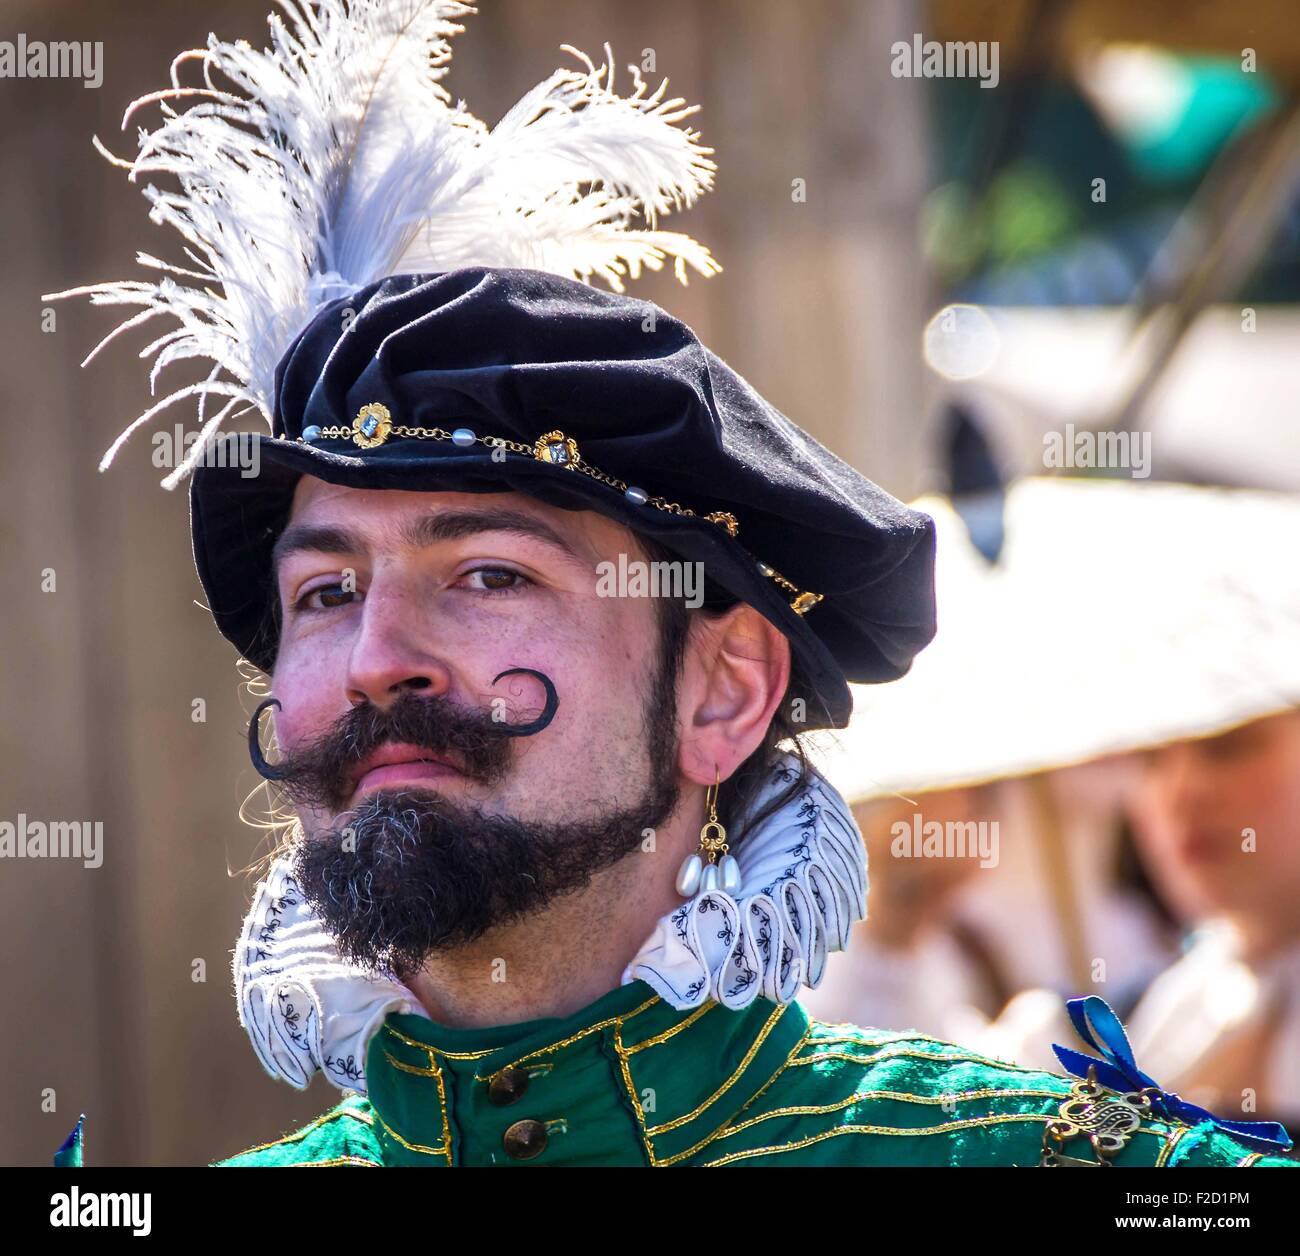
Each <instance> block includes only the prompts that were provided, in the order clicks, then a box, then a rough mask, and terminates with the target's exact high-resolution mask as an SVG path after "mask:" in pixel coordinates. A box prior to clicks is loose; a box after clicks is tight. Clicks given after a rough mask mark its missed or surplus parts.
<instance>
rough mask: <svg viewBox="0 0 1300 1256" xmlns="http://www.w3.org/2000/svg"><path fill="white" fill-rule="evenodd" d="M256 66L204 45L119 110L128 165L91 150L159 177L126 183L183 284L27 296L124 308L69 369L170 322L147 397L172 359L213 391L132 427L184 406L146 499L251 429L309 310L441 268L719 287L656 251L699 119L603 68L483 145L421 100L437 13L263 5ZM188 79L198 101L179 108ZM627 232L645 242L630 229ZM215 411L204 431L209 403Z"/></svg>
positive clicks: (309, 0)
mask: <svg viewBox="0 0 1300 1256" xmlns="http://www.w3.org/2000/svg"><path fill="white" fill-rule="evenodd" d="M279 7H280V9H281V10H282V13H280V12H277V13H272V14H271V16H270V17H269V19H268V23H269V26H270V47H269V48H266V49H263V50H261V51H258V50H256V49H254V48H253V47H252V46H251V45H250V44H248V43H247V42H245V41H242V40H241V41H237V42H233V43H228V42H224V41H221V40H218V39H217V38H216V37H215V36H213V35H210V36H209V37H208V45H207V48H206V49H194V50H191V51H189V52H184V53H182V54H180V56H178V57H177V58H176V59H175V61H173V63H172V68H171V86H170V87H169V88H165V89H163V90H162V91H158V92H153V93H150V94H149V95H146V96H142V97H140V98H139V99H138V100H135V101H133V102H132V103H131V105H130V106H129V107H128V108H127V110H126V114H125V116H124V118H123V123H122V124H123V127H124V128H125V126H126V124H127V123H128V122H129V121H130V120H131V118H132V116H133V115H134V114H135V113H136V112H137V110H139V109H141V108H142V107H144V106H146V105H153V104H156V105H158V106H159V108H160V109H161V112H162V123H161V125H160V126H159V127H158V128H157V129H156V130H153V131H147V130H144V129H143V128H142V129H141V130H140V132H139V151H138V152H137V154H136V157H135V159H134V160H133V161H125V160H123V159H120V158H117V157H114V156H113V155H112V154H111V153H109V152H108V151H107V150H106V149H105V148H104V147H103V145H101V144H100V142H99V140H98V139H96V140H95V141H94V142H95V146H96V148H98V149H99V151H100V152H101V153H103V155H104V156H106V157H108V158H109V160H110V161H113V162H114V163H115V164H117V165H120V166H122V167H124V168H126V169H127V170H129V171H130V177H131V180H132V181H133V182H134V181H136V180H139V179H141V178H148V177H150V176H156V175H167V176H172V177H173V178H174V180H175V183H176V185H177V190H173V191H163V190H161V189H159V188H157V187H155V186H154V185H153V184H152V183H148V182H146V183H145V186H144V194H145V196H146V197H147V198H148V200H149V202H150V205H151V206H152V208H151V210H150V215H149V216H150V219H151V220H152V221H153V222H155V223H160V224H164V225H168V226H171V227H174V228H175V229H176V230H177V231H178V232H180V234H181V236H182V237H183V238H184V240H185V248H184V253H185V257H186V258H187V259H188V264H187V265H185V266H179V265H176V264H174V263H171V262H167V261H164V260H162V259H160V258H157V257H153V256H151V255H149V254H146V253H140V254H138V255H137V259H136V260H137V261H138V262H139V263H140V265H142V266H144V267H146V268H148V269H149V270H152V271H156V272H158V273H159V275H160V277H159V278H158V279H156V280H152V281H146V280H134V281H120V282H114V283H96V284H89V285H85V286H82V287H76V288H71V289H67V290H65V291H62V292H57V293H49V294H46V295H45V296H44V297H43V298H42V299H43V300H55V299H59V298H63V297H70V296H79V295H85V296H88V297H89V298H90V300H91V302H92V303H93V304H96V305H122V306H130V307H138V311H137V312H136V313H133V314H131V315H130V316H129V317H128V318H126V319H125V320H124V321H123V322H122V323H120V324H119V325H118V326H117V327H116V328H114V329H113V331H111V332H110V333H109V334H108V335H107V336H105V337H104V339H103V340H101V341H100V342H99V344H98V345H96V346H95V348H94V349H93V350H92V351H91V352H90V354H89V355H88V356H87V357H86V359H85V362H83V363H82V365H83V366H84V365H85V364H86V363H88V362H90V361H91V359H93V358H94V357H95V355H96V354H97V353H98V352H99V351H100V350H101V349H102V348H104V346H105V345H107V344H109V343H110V342H111V341H112V340H114V339H115V338H116V337H117V336H118V335H120V334H122V333H123V332H126V331H129V330H130V329H132V328H134V327H137V326H140V325H141V324H143V323H146V322H148V321H149V320H151V319H153V318H155V317H157V316H158V315H170V316H171V317H172V318H173V319H175V320H176V325H174V326H172V327H170V328H169V330H167V331H166V332H165V333H164V334H163V335H161V336H159V337H158V338H156V339H155V340H153V341H152V342H151V343H150V344H148V345H147V346H146V347H145V348H144V349H143V350H142V351H141V354H140V356H141V357H142V358H146V359H148V358H152V359H153V365H152V368H151V371H150V377H149V382H150V390H151V392H156V386H157V381H158V377H159V375H160V373H161V372H162V370H163V368H164V367H166V366H168V365H169V364H171V363H173V362H178V361H181V360H183V359H186V358H200V359H206V360H208V361H210V362H211V363H212V369H211V371H210V372H209V373H208V374H207V376H206V377H205V378H204V379H203V380H202V381H200V382H199V383H195V384H190V385H188V386H185V387H181V388H177V389H176V390H174V391H172V392H170V393H168V394H167V395H166V396H165V397H163V398H162V399H161V400H160V401H159V402H157V404H155V405H152V406H150V407H149V408H148V409H147V410H146V411H145V412H144V413H143V414H141V415H140V416H139V417H138V418H136V419H135V420H134V421H133V422H132V423H130V424H129V425H128V426H127V427H126V429H125V430H124V431H123V432H122V433H121V434H120V435H119V436H118V437H117V439H116V440H115V441H114V442H113V444H112V446H111V447H110V448H109V450H108V451H107V453H106V454H105V455H104V458H103V460H102V461H101V463H100V469H101V470H103V469H104V468H105V467H107V466H108V465H109V464H110V463H111V462H112V460H113V458H114V456H115V455H116V453H117V451H118V450H119V449H120V448H121V446H122V444H123V443H124V441H125V440H126V439H127V438H128V437H129V436H130V435H131V433H132V432H133V431H135V430H136V429H137V428H138V427H140V426H141V425H142V424H144V423H146V422H148V421H149V420H150V419H151V418H153V417H154V416H155V415H156V414H158V413H159V412H160V411H162V410H164V409H166V408H167V407H168V406H170V405H172V404H174V403H175V402H177V401H179V400H182V399H183V398H186V397H197V398H198V411H199V424H200V435H199V439H198V440H196V441H194V442H193V443H192V447H191V449H190V451H189V453H188V454H187V456H186V458H185V459H184V461H183V462H182V463H181V464H180V465H179V466H178V467H177V468H176V469H175V470H174V471H172V472H171V473H170V474H169V475H168V476H167V477H166V478H165V479H164V480H163V481H162V483H163V485H164V486H165V487H167V488H173V487H175V485H176V484H178V483H179V482H180V481H181V480H182V479H183V478H184V477H185V476H186V475H187V474H188V473H189V471H190V470H191V469H192V468H193V467H194V466H195V465H196V464H197V463H198V462H199V461H200V460H201V459H202V457H203V453H204V450H205V449H206V448H207V446H208V445H209V444H210V443H211V441H212V439H214V438H215V435H216V432H217V429H218V428H219V427H220V425H221V423H222V422H223V421H225V420H226V419H227V418H230V417H231V416H232V415H234V416H236V417H238V416H239V415H242V414H244V413H247V412H248V411H249V410H257V411H259V412H260V413H261V415H262V416H263V417H264V418H265V419H266V420H267V422H268V423H269V422H270V421H271V415H272V406H273V384H274V375H275V368H276V365H277V364H278V362H279V361H280V359H281V357H282V356H283V354H284V353H285V351H286V350H287V349H288V347H289V345H290V344H291V343H292V341H293V339H294V337H295V336H296V335H297V334H298V332H300V331H301V330H302V329H303V328H304V327H306V326H307V324H308V323H309V322H310V321H311V319H312V317H313V315H314V314H315V313H316V311H317V310H319V309H320V307H321V306H322V305H324V304H326V303H327V302H329V301H331V300H334V299H335V298H338V297H345V296H347V295H349V294H350V293H352V292H354V291H356V290H357V289H358V288H361V287H363V286H365V285H366V284H369V283H373V282H375V281H376V280H379V279H382V278H383V277H385V276H387V275H392V274H401V273H416V272H431V271H445V270H452V269H455V268H458V267H461V266H471V265H479V266H519V267H529V268H533V269H537V270H546V271H550V272H553V273H556V274H561V275H565V276H567V277H570V278H574V279H580V280H583V281H590V279H591V277H592V276H593V275H599V276H600V278H601V279H603V280H604V281H605V282H606V283H607V284H608V285H609V286H610V287H611V288H613V289H614V290H615V291H618V292H621V291H623V278H624V276H628V277H630V278H633V279H635V278H637V277H638V276H639V274H640V272H641V268H642V267H643V266H644V267H646V268H649V269H654V270H658V269H660V268H661V267H662V266H663V263H664V260H665V258H668V257H671V258H672V259H673V266H674V273H675V274H676V276H677V278H678V279H679V280H680V281H681V282H682V283H685V282H686V280H687V269H686V268H687V266H690V267H693V268H694V269H695V270H697V271H698V272H700V273H701V274H704V275H710V274H714V273H717V272H718V271H719V270H720V269H721V268H720V267H719V266H718V264H717V263H716V262H715V261H714V259H713V257H712V256H711V255H710V253H709V251H708V249H707V248H705V247H704V246H703V245H701V244H699V243H697V242H696V241H695V240H693V239H692V238H691V237H690V236H688V235H683V234H680V233H677V232H669V231H662V230H659V229H658V227H657V221H658V218H659V216H660V215H662V214H666V213H669V212H671V211H672V210H674V209H680V208H682V207H683V206H690V205H691V204H692V203H693V202H694V200H695V198H696V197H697V196H698V195H699V194H700V193H701V192H704V191H707V190H709V188H710V187H711V186H712V181H713V173H714V171H715V169H716V166H715V165H714V163H713V162H712V161H711V160H709V157H708V154H709V153H711V152H712V151H713V150H712V149H711V148H704V147H701V146H700V144H699V143H698V140H699V135H698V133H697V132H694V131H691V130H689V129H687V128H685V127H682V126H679V125H678V123H680V122H681V121H682V119H684V118H686V117H688V116H689V115H690V114H692V113H695V112H696V111H697V110H698V106H688V105H686V104H685V102H684V101H683V100H682V99H680V98H677V99H671V100H668V99H665V98H664V97H665V91H666V88H667V86H668V83H667V79H665V80H664V81H663V82H662V83H661V84H660V86H659V87H658V89H657V90H656V91H654V92H653V93H649V92H648V88H647V86H646V84H645V83H644V82H643V81H642V78H641V74H640V71H639V70H638V68H637V67H636V66H629V67H628V68H629V69H630V70H631V72H632V76H633V90H632V92H631V93H630V94H629V95H627V96H619V95H618V94H616V93H615V91H614V89H613V77H614V73H613V71H614V66H613V55H612V53H611V52H610V49H609V45H608V44H606V45H605V55H606V62H605V64H603V65H601V66H596V65H594V64H593V63H592V61H591V60H590V59H589V58H587V57H586V56H585V55H584V54H582V53H580V52H578V51H577V50H576V49H574V48H571V47H570V46H569V45H567V44H566V45H562V47H563V48H564V50H565V51H567V52H569V53H572V54H573V55H574V56H575V57H577V58H578V59H579V60H580V61H581V62H582V65H583V69H581V70H565V69H561V70H557V71H556V72H555V73H554V74H552V75H551V76H550V78H548V79H546V80H545V81H544V82H542V83H539V84H538V85H537V86H536V87H534V88H533V89H532V90H531V91H529V92H527V93H526V94H525V95H524V96H523V97H522V99H520V100H519V102H518V103H517V104H515V106H514V107H513V108H512V109H510V111H509V112H508V113H507V114H506V115H505V117H503V118H502V119H501V121H500V122H499V123H498V124H497V125H496V126H495V127H493V128H491V129H489V128H488V127H487V126H485V125H484V123H483V122H481V121H480V120H479V119H478V118H476V117H475V116H474V115H473V114H472V113H470V112H469V111H468V110H467V109H466V108H465V104H464V102H463V101H458V102H456V104H455V105H454V106H453V104H452V99H451V96H450V95H449V93H448V92H447V91H446V89H445V88H444V87H443V86H442V83H441V80H442V78H443V77H444V76H445V75H446V72H447V68H448V65H449V64H450V61H451V45H450V42H449V41H450V39H451V37H452V36H453V35H455V34H458V33H460V32H461V31H463V30H464V27H462V26H460V25H458V24H457V23H456V21H455V19H457V18H461V17H464V16H466V15H468V14H472V13H474V12H476V10H475V9H473V8H472V7H471V6H469V5H466V4H461V3H457V2H456V0H279ZM191 62H197V63H199V75H198V77H199V78H200V79H201V82H200V83H199V84H197V85H192V86H183V85H182V82H181V76H182V71H183V70H184V69H185V68H186V67H188V66H189V64H190V63H191ZM638 214H639V215H640V217H641V219H643V220H644V222H645V224H646V225H645V226H644V227H642V228H637V227H634V226H633V225H632V224H633V222H634V221H635V220H636V218H637V216H638ZM218 401H219V402H220V403H221V404H220V406H219V408H216V409H215V412H213V413H209V410H210V409H213V407H214V405H215V402H218Z"/></svg>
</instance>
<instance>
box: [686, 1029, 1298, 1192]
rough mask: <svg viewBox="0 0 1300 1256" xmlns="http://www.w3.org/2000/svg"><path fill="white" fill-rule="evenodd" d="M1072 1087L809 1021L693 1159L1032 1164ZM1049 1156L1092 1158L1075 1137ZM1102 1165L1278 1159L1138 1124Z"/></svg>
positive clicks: (1043, 1074) (914, 1039)
mask: <svg viewBox="0 0 1300 1256" xmlns="http://www.w3.org/2000/svg"><path fill="white" fill-rule="evenodd" d="M1076 1082H1077V1079H1076V1078H1073V1077H1067V1076H1065V1075H1064V1074H1060V1073H1053V1072H1049V1071H1046V1070H1042V1069H1031V1068H1023V1067H1021V1066H1019V1065H1016V1064H1013V1063H1010V1062H1008V1061H1005V1060H997V1059H994V1058H992V1057H990V1056H987V1055H982V1054H980V1053H979V1052H975V1051H971V1050H968V1049H967V1048H965V1047H962V1046H960V1045H958V1044H956V1043H951V1042H945V1041H944V1040H942V1039H939V1038H933V1037H930V1036H929V1035H926V1034H922V1033H919V1032H917V1031H915V1030H903V1031H888V1030H880V1029H871V1028H864V1027H862V1026H857V1025H851V1024H828V1023H825V1022H822V1021H816V1020H814V1021H812V1022H811V1023H810V1024H809V1027H808V1031H807V1033H806V1034H805V1035H804V1038H803V1039H802V1041H801V1042H800V1043H799V1045H798V1046H797V1048H796V1049H795V1050H794V1051H793V1052H792V1054H791V1055H790V1057H789V1059H788V1060H787V1061H786V1064H785V1067H784V1068H783V1069H781V1071H780V1072H779V1073H778V1074H777V1075H776V1076H775V1077H773V1078H772V1080H771V1082H769V1084H768V1085H767V1086H766V1087H765V1088H764V1089H763V1091H762V1092H760V1094H759V1095H757V1096H755V1098H754V1099H753V1100H752V1101H751V1102H750V1103H748V1104H747V1105H746V1107H745V1109H744V1110H743V1111H742V1112H740V1113H738V1114H737V1115H736V1117H734V1118H733V1119H732V1120H731V1121H729V1122H728V1123H727V1125H726V1126H725V1127H724V1128H723V1130H721V1131H719V1135H718V1136H717V1137H716V1138H715V1139H714V1140H713V1142H712V1144H711V1145H710V1146H709V1147H708V1148H707V1149H706V1154H705V1155H703V1156H702V1157H701V1158H700V1160H699V1161H697V1163H704V1164H710V1165H728V1164H737V1165H739V1164H753V1165H761V1164H765V1163H766V1164H778V1163H787V1164H789V1163H795V1164H797V1163H809V1164H813V1163H816V1164H914V1165H953V1166H958V1165H1004V1166H1011V1165H1021V1166H1025V1167H1029V1166H1034V1165H1037V1164H1039V1163H1040V1161H1041V1160H1042V1157H1043V1150H1044V1147H1045V1140H1044V1131H1045V1130H1046V1129H1047V1127H1048V1124H1049V1122H1054V1121H1057V1120H1059V1119H1060V1117H1061V1109H1062V1106H1063V1105H1064V1104H1066V1103H1068V1102H1070V1101H1071V1100H1073V1099H1076V1098H1077V1096H1076V1094H1075V1093H1074V1092H1073V1091H1072V1087H1073V1086H1074V1085H1075V1084H1076ZM1118 1098H1119V1097H1118V1096H1112V1097H1110V1098H1108V1099H1107V1102H1110V1101H1112V1100H1114V1099H1118ZM849 1135H856V1137H848V1136H849ZM1059 1149H1061V1150H1063V1151H1064V1152H1066V1153H1067V1154H1072V1155H1074V1156H1076V1157H1078V1158H1079V1159H1080V1160H1082V1161H1084V1162H1087V1161H1090V1160H1091V1159H1092V1153H1091V1151H1090V1150H1089V1148H1088V1140H1087V1138H1086V1136H1085V1137H1083V1139H1082V1141H1081V1142H1079V1143H1074V1142H1069V1143H1064V1144H1060V1145H1059ZM1113 1163H1115V1164H1117V1165H1148V1166H1166V1165H1167V1166H1170V1167H1173V1166H1176V1165H1179V1164H1188V1165H1194V1164H1201V1165H1208V1164H1215V1165H1249V1164H1256V1163H1261V1164H1268V1163H1281V1161H1279V1160H1277V1159H1276V1158H1274V1157H1261V1156H1259V1155H1257V1154H1253V1153H1251V1152H1250V1151H1249V1149H1247V1148H1245V1147H1243V1146H1242V1145H1241V1144H1240V1143H1239V1142H1237V1141H1236V1140H1235V1139H1233V1138H1231V1137H1229V1136H1228V1135H1227V1134H1225V1133H1224V1132H1223V1131H1222V1130H1219V1129H1214V1128H1210V1127H1192V1126H1188V1125H1186V1124H1183V1123H1180V1122H1176V1121H1170V1122H1165V1121H1160V1120H1156V1119H1154V1118H1147V1117H1144V1118H1143V1119H1142V1120H1141V1121H1140V1123H1138V1124H1137V1127H1136V1128H1135V1129H1133V1130H1132V1131H1131V1132H1130V1133H1129V1134H1128V1136H1127V1142H1126V1144H1125V1146H1124V1148H1123V1150H1122V1151H1121V1152H1120V1153H1119V1154H1118V1155H1117V1156H1116V1157H1115V1159H1114V1161H1113Z"/></svg>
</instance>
